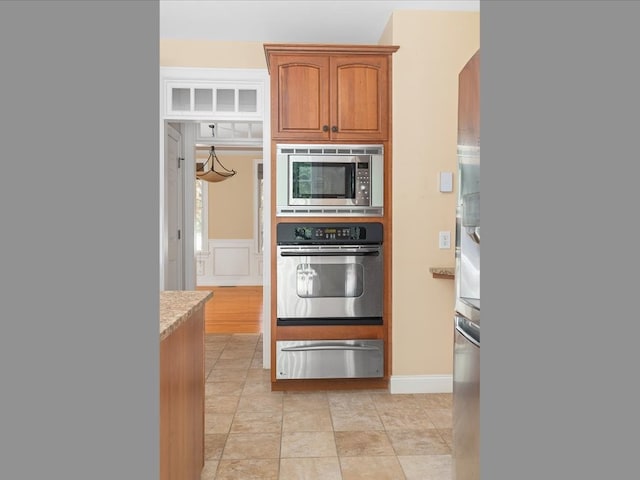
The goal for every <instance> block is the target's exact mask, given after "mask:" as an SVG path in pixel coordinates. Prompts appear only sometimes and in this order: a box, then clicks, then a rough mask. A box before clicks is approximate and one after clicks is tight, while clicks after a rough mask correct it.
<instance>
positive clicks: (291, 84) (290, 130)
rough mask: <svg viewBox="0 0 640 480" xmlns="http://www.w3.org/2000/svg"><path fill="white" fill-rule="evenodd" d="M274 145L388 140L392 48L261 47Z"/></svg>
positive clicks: (393, 47)
mask: <svg viewBox="0 0 640 480" xmlns="http://www.w3.org/2000/svg"><path fill="white" fill-rule="evenodd" d="M264 49H265V54H266V56H267V65H268V67H269V74H270V76H271V135H272V138H273V139H274V140H291V141H304V142H313V141H329V142H331V141H336V142H346V141H348V142H356V143H362V142H374V141H375V142H380V141H385V140H387V139H388V138H389V130H390V127H389V125H390V122H389V116H390V103H391V102H390V101H389V96H390V93H391V92H390V87H391V54H392V53H393V52H395V51H396V50H397V49H398V47H395V46H348V45H344V46H340V45H298V44H295V45H280V44H266V45H265V46H264Z"/></svg>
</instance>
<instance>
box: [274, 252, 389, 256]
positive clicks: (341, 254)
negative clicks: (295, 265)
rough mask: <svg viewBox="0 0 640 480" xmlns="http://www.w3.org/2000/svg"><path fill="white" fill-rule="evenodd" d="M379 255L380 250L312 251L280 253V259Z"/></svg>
mask: <svg viewBox="0 0 640 480" xmlns="http://www.w3.org/2000/svg"><path fill="white" fill-rule="evenodd" d="M379 255H380V250H372V251H365V252H362V251H359V252H353V251H352V252H347V251H344V250H342V251H335V250H331V251H318V250H314V251H312V252H309V251H304V250H297V251H295V252H280V256H281V257H378V256H379Z"/></svg>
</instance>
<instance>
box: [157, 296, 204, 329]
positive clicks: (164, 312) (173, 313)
mask: <svg viewBox="0 0 640 480" xmlns="http://www.w3.org/2000/svg"><path fill="white" fill-rule="evenodd" d="M212 296H213V292H211V291H204V290H203V291H200V290H198V291H195V290H163V291H161V292H160V340H162V339H163V338H165V337H167V336H168V335H169V334H170V333H171V332H173V331H174V330H175V329H176V328H178V326H179V325H180V324H181V323H182V322H183V321H185V320H186V319H187V318H189V316H190V315H191V314H193V313H194V312H195V311H196V310H197V309H198V308H202V307H204V304H205V302H206V301H207V300H209V299H210V298H211V297H212Z"/></svg>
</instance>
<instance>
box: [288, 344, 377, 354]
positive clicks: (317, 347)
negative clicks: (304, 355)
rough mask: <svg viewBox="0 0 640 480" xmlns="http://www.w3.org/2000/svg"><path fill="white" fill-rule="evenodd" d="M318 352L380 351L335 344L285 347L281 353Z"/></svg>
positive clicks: (358, 346)
mask: <svg viewBox="0 0 640 480" xmlns="http://www.w3.org/2000/svg"><path fill="white" fill-rule="evenodd" d="M317 350H362V351H373V350H379V348H377V347H367V346H363V345H335V344H326V345H322V344H320V345H301V346H297V347H284V348H282V350H281V351H283V352H306V351H317Z"/></svg>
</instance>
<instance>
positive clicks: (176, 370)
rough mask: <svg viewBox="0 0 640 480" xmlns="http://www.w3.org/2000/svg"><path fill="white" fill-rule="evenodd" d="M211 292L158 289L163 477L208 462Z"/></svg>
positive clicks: (193, 473)
mask: <svg viewBox="0 0 640 480" xmlns="http://www.w3.org/2000/svg"><path fill="white" fill-rule="evenodd" d="M212 296H213V292H210V291H162V292H160V480H200V474H201V472H202V468H203V466H204V380H205V377H204V373H205V372H204V305H205V303H206V301H207V300H209V298H211V297H212Z"/></svg>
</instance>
